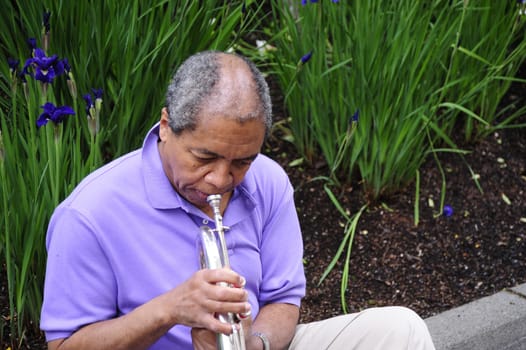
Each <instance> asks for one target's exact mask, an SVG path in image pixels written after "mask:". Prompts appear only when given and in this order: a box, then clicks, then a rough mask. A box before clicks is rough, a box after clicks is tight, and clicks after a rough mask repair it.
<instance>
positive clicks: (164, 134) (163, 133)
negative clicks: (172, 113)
mask: <svg viewBox="0 0 526 350" xmlns="http://www.w3.org/2000/svg"><path fill="white" fill-rule="evenodd" d="M168 118H169V116H168V109H166V107H163V109H162V110H161V119H160V120H159V138H160V139H161V141H166V140H167V138H168V134H169V133H170V132H171V129H170V125H168Z"/></svg>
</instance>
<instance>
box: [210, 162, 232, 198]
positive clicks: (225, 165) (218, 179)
mask: <svg viewBox="0 0 526 350" xmlns="http://www.w3.org/2000/svg"><path fill="white" fill-rule="evenodd" d="M214 165H215V166H214V167H213V168H212V169H211V170H210V171H209V172H208V173H207V174H206V175H205V181H206V182H207V183H208V184H210V185H212V186H214V187H215V188H216V189H217V191H218V193H223V192H224V191H226V190H228V189H230V187H232V182H233V180H234V176H233V174H232V169H231V164H230V162H228V161H226V160H224V161H220V162H217V163H216V164H214Z"/></svg>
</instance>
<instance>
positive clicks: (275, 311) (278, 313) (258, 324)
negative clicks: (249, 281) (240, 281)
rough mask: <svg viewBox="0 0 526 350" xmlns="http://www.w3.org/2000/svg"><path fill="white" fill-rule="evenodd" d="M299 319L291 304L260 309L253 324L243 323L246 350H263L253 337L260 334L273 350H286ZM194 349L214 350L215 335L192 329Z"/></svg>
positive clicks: (294, 306)
mask: <svg viewBox="0 0 526 350" xmlns="http://www.w3.org/2000/svg"><path fill="white" fill-rule="evenodd" d="M298 319H299V308H298V307H297V306H296V305H292V304H281V303H276V304H268V305H265V306H264V307H263V308H261V310H260V312H259V314H258V316H257V317H256V320H255V321H254V323H252V321H251V320H250V318H249V319H247V320H245V321H243V329H244V331H245V343H246V344H245V345H246V349H247V350H261V349H263V343H262V340H261V339H260V338H259V337H257V336H254V335H253V334H254V333H255V332H260V333H263V334H265V336H267V338H268V340H269V343H270V347H271V349H273V350H278V349H286V348H287V346H288V345H289V344H290V342H291V341H292V338H293V336H294V332H295V330H296V324H297V323H298ZM192 341H193V346H194V349H196V350H204V349H216V334H215V333H213V332H211V331H209V330H207V329H203V328H200V329H199V328H193V329H192Z"/></svg>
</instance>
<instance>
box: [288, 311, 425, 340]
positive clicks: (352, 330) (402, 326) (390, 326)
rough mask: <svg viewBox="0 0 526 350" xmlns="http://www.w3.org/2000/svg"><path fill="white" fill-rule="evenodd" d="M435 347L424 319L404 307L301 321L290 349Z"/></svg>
mask: <svg viewBox="0 0 526 350" xmlns="http://www.w3.org/2000/svg"><path fill="white" fill-rule="evenodd" d="M343 349H345V350H347V349H349V350H350V349H353V350H358V349H361V350H380V349H381V350H391V349H392V350H398V349H404V350H434V349H435V346H434V345H433V341H432V340H431V336H430V334H429V331H428V329H427V326H426V324H425V322H424V321H423V320H422V319H421V318H420V317H419V316H418V315H417V314H416V313H415V312H413V311H411V310H410V309H408V308H405V307H396V306H393V307H379V308H370V309H366V310H364V311H362V312H358V313H354V314H348V315H342V316H337V317H333V318H329V319H326V320H322V321H318V322H312V323H307V324H300V325H298V326H297V327H296V334H295V335H294V338H293V339H292V343H291V344H290V347H289V350H343Z"/></svg>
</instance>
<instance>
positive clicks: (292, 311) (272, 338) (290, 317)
mask: <svg viewBox="0 0 526 350" xmlns="http://www.w3.org/2000/svg"><path fill="white" fill-rule="evenodd" d="M298 320H299V307H297V306H296V305H291V304H268V305H265V306H264V307H263V308H261V310H260V312H259V314H258V316H257V318H256V320H255V321H254V324H253V325H252V334H253V333H255V332H261V333H263V334H265V335H266V336H267V338H268V340H269V343H270V347H271V349H286V348H287V346H288V345H289V344H290V342H291V341H292V338H293V336H294V332H295V330H296V325H297V323H298ZM254 343H255V344H256V345H255V347H254V345H253V344H254ZM249 344H250V346H252V347H249V348H248V349H263V345H262V343H261V339H259V338H258V337H255V336H252V337H251V338H250V342H249Z"/></svg>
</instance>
